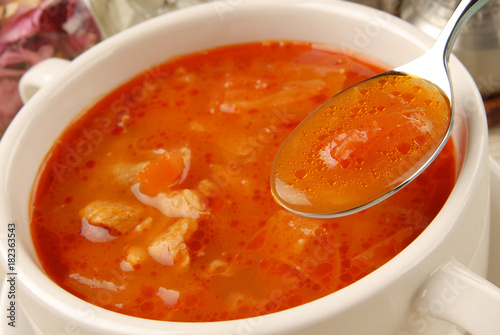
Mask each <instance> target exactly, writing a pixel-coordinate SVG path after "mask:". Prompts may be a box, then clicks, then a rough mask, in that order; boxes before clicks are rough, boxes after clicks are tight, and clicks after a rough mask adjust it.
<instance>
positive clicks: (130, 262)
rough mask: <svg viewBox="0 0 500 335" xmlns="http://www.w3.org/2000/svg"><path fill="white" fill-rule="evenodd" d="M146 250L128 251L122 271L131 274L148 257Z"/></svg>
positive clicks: (135, 249)
mask: <svg viewBox="0 0 500 335" xmlns="http://www.w3.org/2000/svg"><path fill="white" fill-rule="evenodd" d="M147 255H148V254H147V252H146V250H144V249H142V248H139V247H135V246H134V247H130V248H129V249H128V251H127V256H125V259H124V260H122V261H121V263H120V268H121V269H122V271H125V272H130V271H133V270H134V267H135V266H136V265H138V264H141V263H142V262H143V261H144V260H145V259H146V257H147Z"/></svg>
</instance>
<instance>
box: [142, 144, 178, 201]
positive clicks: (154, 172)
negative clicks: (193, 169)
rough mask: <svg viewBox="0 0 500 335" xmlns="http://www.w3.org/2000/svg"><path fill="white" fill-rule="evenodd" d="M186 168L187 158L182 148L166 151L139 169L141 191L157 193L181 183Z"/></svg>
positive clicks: (150, 193) (149, 193)
mask: <svg viewBox="0 0 500 335" xmlns="http://www.w3.org/2000/svg"><path fill="white" fill-rule="evenodd" d="M185 169H186V162H185V158H184V156H183V154H182V152H181V151H180V150H173V151H166V152H165V153H163V154H162V155H161V156H159V157H157V158H156V159H154V160H153V161H151V163H149V164H148V165H146V166H145V167H144V168H143V169H142V170H141V171H139V172H138V173H137V175H136V178H137V180H138V181H139V183H140V184H141V192H143V193H145V194H148V195H155V194H158V193H160V192H162V191H166V190H168V188H170V187H172V186H174V185H177V184H179V183H181V182H182V179H183V175H184V171H185Z"/></svg>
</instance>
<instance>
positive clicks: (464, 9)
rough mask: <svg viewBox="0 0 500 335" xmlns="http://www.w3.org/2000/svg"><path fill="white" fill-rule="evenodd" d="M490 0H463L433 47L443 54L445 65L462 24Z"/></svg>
mask: <svg viewBox="0 0 500 335" xmlns="http://www.w3.org/2000/svg"><path fill="white" fill-rule="evenodd" d="M488 2H489V0H462V1H460V2H459V3H458V6H457V8H456V9H455V11H454V12H453V14H452V15H451V17H450V18H449V20H448V22H447V23H446V25H445V26H444V28H443V29H442V30H441V32H440V34H439V36H438V37H437V39H436V42H435V43H434V46H433V47H432V49H435V50H436V52H440V53H441V54H442V55H443V59H444V63H445V65H447V64H448V61H449V59H450V54H451V51H452V49H453V45H454V43H455V40H456V38H457V36H458V33H459V32H460V30H461V29H462V26H463V25H464V24H465V23H466V22H467V21H468V20H469V18H470V17H471V16H472V15H474V14H475V13H476V12H477V11H478V10H479V9H481V7H483V6H484V5H485V4H486V3H488Z"/></svg>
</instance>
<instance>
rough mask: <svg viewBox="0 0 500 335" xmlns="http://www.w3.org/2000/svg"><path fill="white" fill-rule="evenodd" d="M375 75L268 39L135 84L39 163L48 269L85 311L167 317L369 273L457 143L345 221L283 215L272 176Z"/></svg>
mask: <svg viewBox="0 0 500 335" xmlns="http://www.w3.org/2000/svg"><path fill="white" fill-rule="evenodd" d="M383 70H384V69H383V68H381V67H379V66H377V65H374V64H373V63H370V62H368V61H366V60H363V59H361V58H359V57H357V56H356V57H355V56H353V55H352V54H346V53H342V52H338V51H335V50H334V49H332V48H329V47H325V46H321V45H315V44H309V43H291V42H265V43H251V44H244V45H235V46H229V47H222V48H218V49H215V50H209V51H205V52H200V53H197V54H193V55H189V56H185V57H180V58H178V59H175V60H173V61H169V62H168V63H165V64H162V65H160V66H158V67H156V68H154V69H151V70H149V71H146V72H145V73H143V74H141V75H139V76H137V77H136V78H134V79H132V80H131V81H130V82H128V83H126V84H124V85H123V86H121V87H119V88H118V89H116V90H115V91H113V92H111V93H110V94H109V95H107V96H106V97H105V98H104V99H102V100H101V101H100V102H98V103H97V104H96V105H95V106H93V107H92V108H90V110H88V111H87V112H86V113H85V114H84V115H83V116H82V117H81V118H80V119H78V120H77V121H76V122H75V123H74V124H72V125H71V126H70V127H69V128H68V129H67V130H66V131H65V133H64V134H63V135H62V137H61V138H60V139H59V140H58V141H57V143H56V144H55V145H54V147H53V148H52V150H51V152H50V153H49V154H48V155H47V159H46V162H45V164H44V165H43V167H42V169H41V171H40V176H39V179H38V184H37V185H36V186H35V189H34V195H33V209H32V224H31V229H32V236H33V240H34V243H35V248H36V251H37V253H38V256H39V260H40V263H41V264H42V266H43V268H44V270H45V271H46V273H47V275H48V276H49V277H50V278H52V280H54V281H55V282H56V283H57V284H59V285H60V286H61V287H63V288H64V289H65V290H67V291H69V292H71V293H72V294H74V295H76V296H78V297H80V298H82V299H84V300H86V301H88V302H90V303H92V304H95V305H98V306H101V307H104V308H107V309H109V310H113V311H116V312H119V313H124V314H128V315H133V316H138V317H143V318H149V319H158V320H171V321H216V320H229V319H237V318H244V317H251V316H257V315H262V314H268V313H273V312H276V311H280V310H284V309H287V308H291V307H294V306H297V305H300V304H304V303H306V302H309V301H312V300H315V299H318V298H321V297H323V296H325V295H327V294H330V293H332V292H335V291H337V290H339V289H342V288H343V287H345V286H347V285H349V284H351V283H353V282H354V281H356V280H358V279H360V278H362V277H363V276H366V275H367V274H369V273H370V272H372V271H374V270H375V269H377V268H378V267H380V266H381V265H383V264H384V263H386V262H387V261H389V260H390V259H391V258H393V257H394V256H395V255H396V254H397V253H398V252H400V251H401V250H402V249H404V248H405V247H406V246H407V245H408V244H409V243H410V242H411V241H413V240H414V239H415V238H416V237H417V236H418V235H419V234H420V233H421V232H422V230H423V229H425V227H426V226H427V225H428V224H429V223H430V222H431V221H432V219H433V218H434V217H435V216H436V214H437V213H438V211H439V210H440V208H441V207H442V205H443V204H444V202H445V201H446V199H447V197H448V195H449V193H450V191H451V189H452V187H453V184H454V181H455V158H454V149H453V145H452V144H451V143H450V144H448V145H447V147H446V148H445V150H444V151H443V152H442V153H441V155H440V156H439V158H438V159H437V160H436V161H435V162H434V163H433V164H432V166H431V167H430V168H429V169H428V170H426V171H425V172H424V173H423V174H422V175H421V176H420V177H419V178H418V179H417V180H415V181H414V182H413V183H411V184H410V185H409V186H408V187H406V188H405V189H403V190H402V191H400V192H399V193H397V194H396V195H395V196H393V197H391V198H390V199H388V200H386V201H384V202H383V203H381V204H379V205H377V206H375V207H372V208H370V209H368V210H365V211H363V212H361V213H358V214H355V215H351V216H347V217H343V218H339V219H332V220H312V219H305V218H302V217H298V216H295V215H292V214H290V213H288V212H286V211H285V210H283V209H281V208H280V207H279V206H278V205H277V204H276V203H275V202H274V201H273V199H272V196H271V194H270V190H269V188H270V184H269V178H270V170H271V165H272V162H273V159H274V156H275V154H276V152H277V150H278V148H279V147H280V144H281V143H282V142H283V141H284V139H285V138H286V137H287V136H288V134H289V133H290V132H291V131H292V130H293V129H294V127H295V126H296V125H297V124H298V123H299V122H300V121H301V120H302V119H303V118H304V117H305V116H306V115H307V114H308V113H309V112H311V111H313V110H314V109H315V108H316V107H317V106H318V105H320V104H321V103H322V102H323V101H325V100H326V99H327V98H328V97H330V96H332V95H334V94H335V93H337V92H338V91H339V90H341V89H343V88H345V87H347V86H350V85H351V84H353V83H356V82H358V81H360V80H362V79H365V78H368V77H370V76H373V75H375V74H377V73H380V72H383Z"/></svg>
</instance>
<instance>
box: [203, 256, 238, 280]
mask: <svg viewBox="0 0 500 335" xmlns="http://www.w3.org/2000/svg"><path fill="white" fill-rule="evenodd" d="M206 272H207V273H208V274H209V275H220V276H225V277H229V276H232V275H233V271H231V269H230V264H229V263H228V262H226V261H223V260H220V259H215V260H213V261H212V262H210V264H209V265H208V267H207V270H206Z"/></svg>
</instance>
